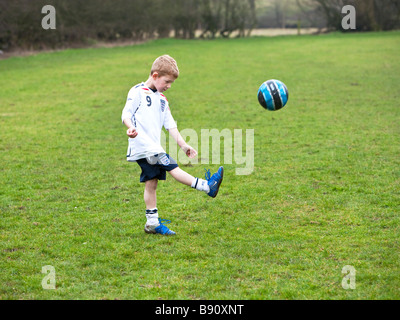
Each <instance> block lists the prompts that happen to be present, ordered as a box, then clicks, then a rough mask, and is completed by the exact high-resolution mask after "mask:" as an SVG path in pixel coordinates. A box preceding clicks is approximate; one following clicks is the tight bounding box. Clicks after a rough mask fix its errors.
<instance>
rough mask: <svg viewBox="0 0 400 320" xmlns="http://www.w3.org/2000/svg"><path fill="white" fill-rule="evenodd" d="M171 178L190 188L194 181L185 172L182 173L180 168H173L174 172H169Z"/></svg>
mask: <svg viewBox="0 0 400 320" xmlns="http://www.w3.org/2000/svg"><path fill="white" fill-rule="evenodd" d="M169 173H170V174H171V176H172V177H173V178H174V179H175V180H176V181H178V182H180V183H183V184H185V185H187V186H189V187H191V186H192V183H193V180H194V179H196V178H195V177H193V176H192V175H190V174H189V173H187V172H186V171H183V170H182V169H181V168H179V167H178V168H175V169H174V170H171V171H169Z"/></svg>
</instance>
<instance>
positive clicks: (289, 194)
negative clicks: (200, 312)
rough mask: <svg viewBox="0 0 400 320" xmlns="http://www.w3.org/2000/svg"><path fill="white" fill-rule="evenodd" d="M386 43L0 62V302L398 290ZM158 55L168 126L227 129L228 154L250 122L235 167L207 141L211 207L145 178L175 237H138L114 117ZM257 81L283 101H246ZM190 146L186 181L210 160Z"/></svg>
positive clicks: (130, 175)
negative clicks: (169, 82)
mask: <svg viewBox="0 0 400 320" xmlns="http://www.w3.org/2000/svg"><path fill="white" fill-rule="evenodd" d="M399 40H400V32H388V33H369V34H367V33H364V34H328V35H321V36H301V37H298V36H278V37H254V38H246V39H229V40H226V39H220V40H215V41H200V40H193V41H184V40H173V39H167V40H158V41H154V42H150V43H146V44H142V45H137V46H125V47H114V48H97V49H94V48H92V49H79V50H78V49H77V50H65V51H59V52H53V53H43V54H37V55H32V56H28V57H13V58H9V59H6V60H1V61H0V75H1V77H0V127H1V134H0V163H1V168H0V181H1V184H0V210H1V211H0V229H1V231H0V268H1V270H2V272H1V273H0V299H3V300H7V299H151V300H153V299H188V300H189V299H190V300H191V299H257V300H258V299H260V300H268V299H399V298H400V291H399V290H400V279H399V274H400V268H399V263H398V262H399V258H400V257H399V231H400V230H399V225H400V218H399V212H400V171H399V167H400V152H399V142H400V127H399V120H400V108H399V100H400V87H399V84H400V64H399V60H398V53H399V51H400V41H399ZM165 53H168V54H170V55H172V56H173V57H175V58H176V60H177V61H178V64H179V67H180V71H181V76H180V78H179V79H178V80H177V81H176V83H175V84H174V85H173V87H172V89H171V90H170V91H168V92H167V97H168V100H169V102H170V105H171V110H172V112H173V114H174V117H175V119H176V120H177V122H178V127H179V128H180V129H181V130H185V129H186V130H187V131H186V132H189V131H190V132H195V133H197V134H198V136H200V135H201V130H202V129H203V130H204V129H218V130H219V131H222V130H223V129H227V132H232V133H233V132H234V130H235V129H242V130H243V138H244V139H243V153H245V151H246V150H248V148H250V147H251V145H250V144H246V143H245V133H244V132H245V130H246V129H250V130H251V129H254V168H253V172H252V173H251V174H250V175H237V174H236V169H237V168H241V167H243V164H237V163H235V161H233V163H231V164H229V163H224V161H225V160H226V158H225V156H226V154H225V153H224V148H223V147H224V143H226V142H224V141H223V140H222V141H221V149H220V154H219V155H220V158H221V164H223V165H224V167H225V178H224V182H223V185H222V188H221V190H220V193H219V195H218V197H217V198H216V199H210V198H208V197H207V196H205V195H204V194H200V193H198V192H195V191H193V190H191V189H190V188H187V187H185V186H183V185H180V184H178V183H177V182H175V181H174V180H173V179H171V178H170V177H169V178H168V179H167V181H166V182H162V183H160V185H159V190H158V208H159V210H160V216H161V217H162V218H167V219H171V220H172V224H171V225H170V226H171V229H173V230H174V231H176V232H177V236H176V237H161V236H149V235H146V234H145V233H144V232H143V227H144V223H145V216H144V204H143V200H142V195H143V185H141V184H139V182H138V176H139V174H140V170H139V168H138V166H137V165H136V164H132V163H127V162H126V160H125V155H126V148H127V137H126V135H125V129H124V127H123V126H122V124H121V121H120V115H121V111H122V108H123V106H124V103H125V99H126V95H127V92H128V90H129V89H130V88H131V86H132V85H134V84H136V83H138V82H140V81H143V80H146V77H147V75H148V72H149V68H150V66H151V63H152V61H153V60H154V59H155V58H156V57H157V56H159V55H161V54H165ZM272 78H275V79H279V80H282V81H283V82H284V83H285V84H286V85H287V87H288V89H289V93H290V97H289V103H288V105H287V106H286V107H285V108H284V109H282V110H280V111H277V112H269V111H265V110H263V109H262V108H261V106H260V105H259V104H258V101H257V89H258V87H259V85H260V84H261V83H262V82H264V81H265V80H267V79H272ZM189 142H190V143H196V141H189ZM168 146H169V144H168ZM201 146H202V145H201V143H199V144H198V146H197V147H198V151H199V157H198V158H199V161H198V163H193V164H187V163H186V162H182V163H181V167H182V168H183V169H184V170H186V171H188V172H189V173H191V174H192V175H194V176H203V174H204V168H210V169H211V171H215V170H216V169H217V168H218V167H219V165H220V163H211V164H204V163H202V162H204V161H202V159H206V158H207V156H209V157H210V159H211V154H209V155H206V154H202V153H201ZM44 266H52V267H53V268H54V270H55V280H56V289H55V290H51V289H50V290H46V289H44V288H43V287H42V280H43V278H44V277H45V274H44V273H42V268H43V267H44ZM345 266H351V267H352V268H354V269H355V270H356V275H355V278H353V279H352V281H353V282H354V283H355V284H356V287H355V288H354V289H345V288H343V286H342V281H343V278H344V277H345V274H342V269H343V267H345ZM343 283H344V284H346V283H348V282H347V281H346V279H345V281H344V282H343ZM345 287H346V286H345Z"/></svg>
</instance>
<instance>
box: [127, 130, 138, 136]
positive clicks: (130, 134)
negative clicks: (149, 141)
mask: <svg viewBox="0 0 400 320" xmlns="http://www.w3.org/2000/svg"><path fill="white" fill-rule="evenodd" d="M126 134H127V135H128V137H129V138H136V137H137V135H138V133H137V131H136V128H134V127H130V128H129V129H128V130H127V131H126Z"/></svg>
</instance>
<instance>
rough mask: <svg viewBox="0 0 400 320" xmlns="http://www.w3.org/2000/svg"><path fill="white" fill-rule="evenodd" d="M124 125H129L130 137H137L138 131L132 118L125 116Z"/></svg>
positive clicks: (128, 132) (128, 133) (127, 132)
mask: <svg viewBox="0 0 400 320" xmlns="http://www.w3.org/2000/svg"><path fill="white" fill-rule="evenodd" d="M124 125H126V126H127V127H128V130H127V131H126V134H127V135H128V137H129V138H136V137H137V135H138V133H137V131H136V128H135V126H134V125H133V123H132V121H131V119H129V118H125V119H124Z"/></svg>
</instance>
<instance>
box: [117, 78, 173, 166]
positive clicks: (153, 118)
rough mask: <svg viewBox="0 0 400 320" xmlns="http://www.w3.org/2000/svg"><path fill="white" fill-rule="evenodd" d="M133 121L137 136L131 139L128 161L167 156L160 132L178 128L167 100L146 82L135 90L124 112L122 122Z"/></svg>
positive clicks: (131, 93) (129, 95) (128, 99)
mask: <svg viewBox="0 0 400 320" xmlns="http://www.w3.org/2000/svg"><path fill="white" fill-rule="evenodd" d="M127 118H128V119H130V120H131V121H132V123H133V125H134V126H135V128H136V131H137V133H138V135H137V137H136V138H134V139H132V138H129V146H128V152H127V160H128V161H136V160H138V159H143V158H147V157H151V156H154V155H156V154H160V153H165V150H164V149H163V147H162V146H161V141H160V140H161V139H160V138H161V130H162V127H164V128H165V129H166V130H169V129H173V128H176V127H177V126H176V123H175V120H174V118H173V117H172V115H171V111H170V109H169V105H168V100H167V98H166V97H165V96H164V95H163V94H162V93H160V92H158V91H156V92H154V91H153V90H151V89H150V88H148V87H147V86H146V85H145V84H144V83H143V82H142V83H140V84H138V85H136V86H134V87H133V88H132V89H131V90H130V91H129V93H128V98H127V101H126V104H125V107H124V110H123V111H122V116H121V119H122V122H123V121H124V120H125V119H127Z"/></svg>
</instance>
